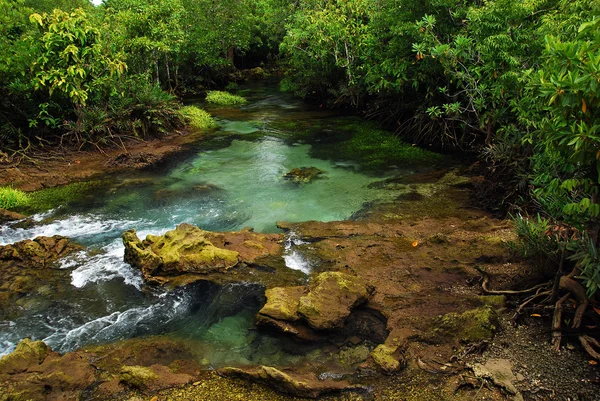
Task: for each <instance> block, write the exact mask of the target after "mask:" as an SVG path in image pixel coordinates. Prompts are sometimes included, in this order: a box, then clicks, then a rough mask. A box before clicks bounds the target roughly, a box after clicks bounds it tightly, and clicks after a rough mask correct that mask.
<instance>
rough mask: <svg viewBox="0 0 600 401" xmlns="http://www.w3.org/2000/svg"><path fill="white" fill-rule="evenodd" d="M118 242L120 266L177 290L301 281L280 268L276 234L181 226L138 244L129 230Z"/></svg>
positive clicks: (281, 249)
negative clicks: (122, 260) (198, 284)
mask: <svg viewBox="0 0 600 401" xmlns="http://www.w3.org/2000/svg"><path fill="white" fill-rule="evenodd" d="M122 238H123V244H124V245H125V261H126V262H127V263H129V264H131V265H132V266H134V267H137V268H139V269H140V270H141V271H142V274H143V275H144V278H145V279H146V280H147V281H148V282H150V283H154V284H165V285H166V284H168V285H169V286H172V287H179V286H184V285H187V284H190V283H193V282H195V281H199V280H202V281H211V282H214V283H217V284H224V283H231V282H239V281H245V282H251V283H259V284H264V285H265V286H266V287H267V288H271V287H277V286H282V285H290V284H292V285H293V284H295V283H297V282H298V281H300V280H302V278H303V273H302V272H300V271H297V270H293V269H289V268H287V267H286V266H285V262H284V259H283V256H282V255H283V252H284V247H283V245H282V242H283V236H282V235H281V234H262V233H255V232H253V231H252V229H250V228H245V229H243V230H240V231H233V232H211V231H205V230H202V229H200V228H198V227H195V226H192V225H190V224H185V223H183V224H180V225H178V226H177V228H176V229H175V230H171V231H168V232H166V233H165V234H164V235H161V236H155V235H149V236H147V237H146V239H144V240H140V239H139V238H138V236H137V234H136V232H135V230H133V229H132V230H128V231H125V232H124V233H123V235H122Z"/></svg>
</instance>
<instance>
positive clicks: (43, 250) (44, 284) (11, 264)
mask: <svg viewBox="0 0 600 401" xmlns="http://www.w3.org/2000/svg"><path fill="white" fill-rule="evenodd" d="M81 249H82V247H81V246H79V245H76V244H74V243H72V242H71V241H69V239H68V238H66V237H62V236H59V235H56V236H54V237H38V238H36V239H34V240H25V241H20V242H16V243H14V244H10V245H4V246H0V317H1V316H4V317H10V316H12V315H13V314H14V313H17V312H18V308H19V306H20V305H21V304H23V303H27V302H29V301H32V300H33V298H36V297H42V298H44V297H45V298H44V299H48V298H52V297H60V296H61V294H62V293H64V291H66V290H67V289H68V288H69V286H70V272H69V270H67V269H61V268H59V266H58V265H57V263H56V262H57V261H58V260H59V259H61V258H63V257H65V256H67V255H69V254H71V253H73V252H76V251H79V250H81Z"/></svg>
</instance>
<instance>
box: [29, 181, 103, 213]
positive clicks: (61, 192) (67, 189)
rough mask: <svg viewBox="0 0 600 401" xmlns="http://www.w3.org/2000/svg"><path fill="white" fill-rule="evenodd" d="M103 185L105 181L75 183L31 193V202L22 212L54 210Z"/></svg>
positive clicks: (93, 191) (83, 196)
mask: <svg viewBox="0 0 600 401" xmlns="http://www.w3.org/2000/svg"><path fill="white" fill-rule="evenodd" d="M103 184H104V182H103V181H85V182H75V183H72V184H69V185H64V186H61V187H53V188H46V189H42V190H39V191H35V192H31V193H29V194H28V196H29V198H30V202H29V203H28V204H27V205H26V206H25V207H23V208H22V209H21V210H23V211H26V212H31V213H39V212H43V211H46V210H50V209H54V208H56V207H58V206H61V205H65V204H68V203H72V202H75V201H77V200H80V199H82V198H85V197H86V196H88V195H90V194H92V193H95V191H96V190H97V189H98V188H99V187H101V186H102V185H103Z"/></svg>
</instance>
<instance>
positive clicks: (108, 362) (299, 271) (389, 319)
mask: <svg viewBox="0 0 600 401" xmlns="http://www.w3.org/2000/svg"><path fill="white" fill-rule="evenodd" d="M248 94H249V95H250V97H251V99H252V101H251V102H250V104H249V105H248V106H247V107H246V108H245V109H240V108H228V109H219V110H215V111H214V112H215V113H216V114H218V116H219V118H220V120H219V124H220V131H219V132H218V133H217V135H214V136H212V137H210V138H207V139H206V140H204V141H203V140H200V141H198V137H193V136H185V135H182V136H176V137H173V138H172V139H170V140H169V141H167V142H166V144H165V145H164V147H162V146H160V147H157V149H165V151H164V152H162V151H160V150H158V151H157V153H156V158H155V159H154V158H152V157H142V158H140V157H138V156H139V155H142V154H144V153H146V152H150V151H151V150H150V149H149V148H141V149H135V150H133V149H134V148H131V149H129V148H128V149H129V150H130V153H131V154H132V156H120V154H121V153H115V154H114V155H110V154H109V155H108V156H103V157H104V159H102V158H101V157H100V158H97V159H94V158H95V157H96V156H97V155H96V156H93V157H91V159H94V160H95V161H94V160H89V161H84V159H85V158H81V159H79V158H77V155H76V154H74V155H71V156H69V157H73V159H70V160H71V161H72V162H73V163H74V165H73V166H72V167H73V170H77V171H79V170H81V171H80V173H81V174H82V175H81V176H78V175H77V174H79V172H78V173H76V174H71V173H70V171H71V170H69V169H68V168H70V167H71V166H69V164H68V162H67V161H66V160H60V162H57V164H56V165H55V169H53V168H46V171H42V172H40V173H39V175H36V174H37V173H36V174H32V176H31V177H38V178H29V180H30V181H32V182H36V180H37V183H38V184H37V185H42V183H43V182H46V183H47V184H48V182H50V181H51V180H52V177H58V178H57V180H60V179H64V180H66V181H65V182H67V181H69V180H80V179H82V178H83V177H94V176H95V174H94V173H96V172H101V171H103V169H108V171H110V172H111V173H112V174H113V175H111V176H109V179H108V180H101V181H103V183H102V184H99V185H101V186H98V187H95V188H93V189H92V191H91V193H90V194H88V195H89V196H86V197H85V198H84V199H79V200H78V202H74V203H73V204H72V205H64V206H62V207H61V208H59V209H58V210H57V211H55V212H53V213H54V214H50V215H42V216H40V217H38V218H37V220H35V221H34V222H33V224H32V226H27V227H9V226H7V227H2V231H0V234H1V236H0V239H2V241H3V242H4V243H7V244H8V243H14V242H16V244H15V245H6V246H4V247H2V250H3V255H5V257H3V258H2V263H3V265H2V271H3V274H6V276H5V277H3V281H4V282H5V283H17V284H23V283H26V284H28V286H27V287H26V288H25V287H24V286H21V288H24V289H23V294H21V295H19V297H18V298H17V299H16V301H15V302H13V303H12V305H14V306H16V309H14V310H9V309H3V312H7V313H11V314H12V315H11V317H10V319H9V320H6V321H4V322H3V325H2V326H1V327H0V329H2V330H3V331H2V335H3V337H2V339H1V340H2V341H0V343H1V344H0V346H4V344H5V343H13V344H15V345H16V343H17V342H18V341H19V340H20V339H22V338H24V337H27V336H29V337H34V339H36V340H39V339H44V341H45V342H46V343H47V344H49V345H50V346H51V347H52V350H51V349H50V348H48V346H47V345H45V344H43V343H41V342H27V341H25V342H22V343H20V345H16V350H15V351H14V352H13V353H11V354H8V355H7V356H5V357H4V358H3V359H2V360H0V381H1V382H2V383H3V385H2V386H1V388H2V390H0V399H2V398H1V397H4V398H6V399H7V400H8V399H17V400H18V399H34V400H38V399H39V400H53V399H90V400H94V399H96V400H101V399H102V400H104V399H106V400H108V399H110V400H112V399H123V400H131V401H133V400H139V399H142V400H144V401H146V400H148V401H150V400H154V401H156V400H163V399H164V400H184V399H185V400H194V399H196V400H219V399H223V400H231V399H241V400H252V399H261V400H279V399H295V398H294V395H296V396H299V395H302V396H312V397H320V398H322V399H332V400H333V399H336V400H428V399H435V400H472V399H476V400H483V399H488V400H501V399H516V400H519V399H526V400H544V399H559V400H562V399H564V400H567V399H579V400H594V399H596V398H595V397H596V394H597V392H598V389H599V387H598V384H599V379H598V369H597V368H596V367H595V366H593V365H591V364H589V363H588V361H587V359H586V358H585V357H584V355H583V354H582V353H580V352H579V350H578V346H577V345H576V344H575V343H573V344H571V343H567V344H566V348H564V349H563V351H562V352H561V354H556V353H554V352H553V351H551V346H550V339H551V334H550V332H549V330H548V329H547V328H549V327H550V326H549V321H548V320H549V316H548V314H547V313H544V312H542V313H538V312H539V311H527V313H526V314H525V316H524V318H523V319H522V321H521V322H520V323H521V324H520V325H519V326H518V327H516V328H513V327H512V326H511V323H510V320H511V317H512V314H513V311H512V310H511V309H510V306H511V305H512V302H514V300H513V299H510V298H509V299H506V298H504V297H503V296H497V295H495V296H489V295H485V293H484V292H483V291H482V288H481V274H480V272H479V270H483V271H485V272H486V273H487V274H488V276H489V278H490V284H491V285H492V286H493V288H495V289H517V288H524V287H527V286H529V285H530V284H532V283H537V282H540V281H544V271H543V270H540V269H539V268H537V267H535V266H533V265H529V264H528V263H527V262H526V261H524V260H522V259H520V258H519V257H518V256H517V255H516V254H515V253H514V252H512V251H511V248H510V244H511V243H512V242H514V241H515V240H516V236H515V233H514V229H513V227H512V225H511V224H510V223H509V222H507V221H504V220H499V219H496V218H494V217H492V216H491V215H489V214H487V213H486V212H484V211H482V210H480V209H478V208H477V205H475V204H474V203H473V202H472V199H473V183H474V182H476V181H477V179H476V178H475V179H474V178H472V177H468V175H467V174H465V173H466V171H465V168H464V166H463V167H460V166H459V167H457V166H456V163H443V162H440V157H439V156H436V155H431V154H425V155H426V156H427V157H429V159H428V160H426V161H429V163H428V164H429V165H428V166H425V167H423V166H419V165H418V163H417V162H415V164H414V165H412V164H411V165H407V166H398V165H397V164H396V165H394V166H387V167H388V169H387V170H386V169H384V170H381V171H375V172H373V170H369V171H364V170H362V169H361V164H360V162H362V163H369V162H372V161H373V160H375V161H378V162H380V161H381V160H384V159H382V158H378V159H365V158H363V159H352V158H351V157H350V155H352V153H349V152H348V150H352V149H353V148H352V146H354V145H356V142H349V141H348V139H347V138H348V137H350V136H351V135H350V134H352V133H354V134H357V133H358V135H355V136H354V137H356V136H359V137H360V134H361V132H363V131H367V130H368V131H367V132H368V133H369V134H370V135H381V133H379V132H377V131H373V129H372V128H371V127H369V126H363V125H362V123H361V122H360V121H357V120H355V119H347V118H339V117H336V116H331V115H328V114H325V115H324V114H323V113H322V112H321V111H319V110H316V111H314V110H308V111H307V110H304V109H302V106H301V105H300V104H299V103H297V102H296V100H294V99H291V98H289V97H284V96H282V95H280V94H277V93H276V94H273V93H272V92H266V93H265V91H264V90H263V89H255V90H254V92H252V91H250V92H248ZM290 110H291V112H290ZM332 117H334V118H332ZM346 130H352V131H346ZM178 141H181V142H178ZM188 141H189V142H188ZM147 145H148V146H151V147H152V148H154V146H153V145H151V144H147ZM366 145H370V144H368V143H367V144H366ZM366 145H365V144H361V146H366ZM180 147H181V148H180ZM183 148H185V149H186V150H185V151H183V152H177V151H176V149H183ZM190 149H191V150H190ZM173 151H175V153H170V152H173ZM342 151H344V152H345V153H344V154H343V155H342V153H343V152H342ZM136 152H137V153H136ZM376 153H377V149H369V155H372V154H376ZM167 154H171V155H172V156H173V157H166V158H164V159H163V162H162V163H158V164H162V165H163V167H162V169H159V171H155V169H154V168H153V169H147V168H143V167H144V166H143V164H144V163H146V162H148V161H150V163H149V164H152V165H154V163H151V162H152V160H159V159H161V155H167ZM133 155H138V156H133ZM400 156H402V157H404V155H400ZM421 156H422V155H421V154H419V157H421ZM120 159H123V160H124V161H123V162H122V163H120V165H119V163H116V165H115V163H114V161H118V160H120ZM141 159H144V160H145V161H144V160H141ZM110 160H113V162H110ZM131 160H133V162H132V163H130V161H131ZM135 160H140V161H141V162H142V163H140V164H139V165H138V166H137V167H142V168H140V169H139V170H134V171H131V169H132V168H134V167H135V165H136V162H135ZM356 160H359V161H360V162H359V161H356ZM77 161H79V163H77ZM107 161H108V162H107ZM420 162H421V163H423V161H422V160H421V161H420ZM61 163H62V164H61ZM64 163H67V164H64ZM88 163H89V164H88ZM81 165H84V166H89V167H85V168H81V169H78V168H77V167H76V166H81ZM307 166H311V168H310V169H306V168H305V169H302V168H303V167H307ZM17 168H18V167H17ZM150 170H151V171H150ZM85 171H87V173H85ZM294 171H296V172H300V173H302V172H305V171H313V172H315V171H316V172H318V174H313V176H312V178H311V180H308V181H306V182H305V181H304V178H303V177H300V178H299V179H298V182H296V181H294V180H293V179H290V176H291V177H292V178H293V177H294V176H295V175H294V174H295V173H293V172H294ZM119 172H120V173H127V174H125V175H123V176H121V175H120V174H119ZM24 174H25V173H24ZM44 174H47V175H44ZM85 174H90V175H87V176H86V175H85ZM296 175H297V174H296ZM26 177H27V176H26V175H24V176H23V177H22V178H21V182H22V183H24V184H22V185H25V182H26V181H27V178H26ZM44 177H45V178H44ZM61 177H62V178H61ZM104 181H108V182H104ZM16 182H19V181H18V180H16ZM32 185H36V184H32ZM306 220H313V221H306ZM315 220H321V221H315ZM181 222H187V223H191V224H193V225H196V226H199V227H200V228H201V229H203V230H199V229H197V228H195V227H194V226H193V225H190V224H185V225H181V224H180V223H181ZM276 222H277V227H276ZM176 225H177V229H176V230H173V227H174V226H176ZM246 226H251V227H254V228H255V229H256V232H253V231H252V230H250V229H245V228H244V227H246ZM278 227H279V228H278ZM133 230H136V231H133ZM165 231H166V232H165ZM123 232H126V235H124V236H123V239H121V235H122V233H123ZM127 233H128V234H127ZM54 234H64V235H68V236H70V237H72V239H73V241H75V242H76V243H77V244H78V245H76V246H74V247H73V249H72V253H70V254H69V255H66V256H65V255H62V254H61V255H58V257H57V258H54V257H52V258H48V259H47V261H46V259H44V258H43V257H41V256H40V254H39V253H38V251H37V249H38V248H39V246H37V245H32V242H31V241H30V239H29V238H33V237H38V236H40V235H45V236H52V235H54ZM147 234H151V235H150V236H146V235H147ZM17 241H18V242H17ZM28 241H29V242H28ZM36 241H37V243H38V244H40V245H42V246H45V245H43V244H49V243H50V241H47V240H41V242H40V240H36ZM34 242H35V241H34ZM52 243H57V244H58V243H60V244H63V245H61V246H60V247H59V248H60V251H61V252H62V250H63V249H70V248H68V247H67V246H65V245H64V240H63V239H57V240H56V241H54V242H52ZM32 247H34V248H35V249H36V252H33V253H32V252H30V251H31V249H33V248H32ZM80 247H83V250H81V248H80ZM46 248H56V247H55V246H52V247H49V246H48V247H46ZM170 250H175V251H174V252H168V251H170ZM181 250H185V251H181ZM138 252H139V253H138ZM32 254H33V255H34V257H35V259H34V260H36V261H37V265H35V266H30V267H29V268H26V265H27V263H28V262H27V261H28V260H29V258H30V257H31V255H32ZM28 255H29V256H28ZM124 255H125V257H126V259H127V261H128V262H129V263H124V262H123V257H124ZM182 255H183V256H182ZM40 258H41V261H40ZM215 261H216V262H215ZM55 262H57V263H55ZM146 262H150V263H146ZM192 262H193V263H192ZM32 268H33V269H32ZM46 268H48V269H52V271H53V272H54V273H55V274H53V275H52V277H54V276H56V279H53V280H47V282H44V283H43V284H44V285H41V286H40V284H42V283H39V280H37V281H36V280H30V278H31V277H34V278H35V277H38V276H39V275H40V274H42V276H43V273H44V270H43V269H46ZM28 269H30V272H31V274H30V273H29V272H28ZM478 269H479V270H478ZM47 272H48V273H50V271H47ZM282 272H283V274H282ZM48 277H50V276H48ZM29 284H32V285H33V287H31V286H29ZM161 284H162V285H161ZM9 287H10V286H9ZM174 287H176V288H174ZM14 288H15V287H14V286H13V287H11V288H8V289H7V291H6V293H8V294H9V295H8V296H7V299H9V301H10V296H11V295H10V291H14ZM3 290H4V289H3ZM333 306H336V307H333ZM538 315H539V316H538ZM5 326H6V327H5ZM5 329H6V330H5ZM5 348H6V349H5V353H8V352H9V351H10V350H12V349H13V348H14V347H13V346H11V345H10V344H9V346H8V347H5ZM57 351H58V352H57ZM566 372H569V373H566ZM240 377H241V379H240ZM254 382H257V383H258V384H254ZM265 383H266V384H267V387H264V384H265ZM343 388H348V389H350V388H352V389H353V390H352V391H349V392H342V393H339V390H342V389H343ZM273 389H278V392H276V391H274V390H273ZM329 392H334V393H333V394H329Z"/></svg>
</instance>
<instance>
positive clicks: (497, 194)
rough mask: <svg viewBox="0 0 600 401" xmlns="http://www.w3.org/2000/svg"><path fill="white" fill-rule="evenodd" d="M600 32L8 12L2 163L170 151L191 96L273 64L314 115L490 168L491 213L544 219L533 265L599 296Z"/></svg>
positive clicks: (270, 17) (250, 15)
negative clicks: (497, 209) (159, 147)
mask: <svg viewBox="0 0 600 401" xmlns="http://www.w3.org/2000/svg"><path fill="white" fill-rule="evenodd" d="M599 21H600V2H598V1H590V0H525V1H514V0H496V1H491V0H490V1H464V0H428V1H418V0H296V1H284V0H252V1H250V0H219V1H214V0H169V1H161V0H104V2H103V3H102V4H101V5H99V6H97V7H95V6H93V5H92V4H91V3H90V2H88V1H86V0H61V1H49V0H41V1H31V0H0V31H1V35H2V39H3V40H2V41H0V55H1V56H0V60H1V63H0V151H1V152H2V153H0V157H3V158H9V157H10V155H11V154H14V153H15V152H23V151H25V150H27V149H30V148H36V149H40V148H43V147H47V146H76V147H90V148H94V147H98V148H102V147H104V146H111V145H117V144H118V143H119V142H120V141H122V140H124V139H127V138H128V137H136V138H144V137H148V136H156V135H160V134H161V133H164V132H168V131H170V130H173V129H175V128H177V127H179V126H181V125H182V124H183V123H182V120H181V119H182V117H181V116H182V114H181V113H180V109H181V105H180V102H179V100H178V98H179V97H181V96H183V95H186V94H193V93H198V92H203V91H205V90H207V89H218V88H223V87H225V86H226V85H227V84H228V83H230V81H232V80H235V79H236V78H235V77H236V75H235V74H233V73H234V72H235V70H236V69H237V68H241V67H257V66H277V68H281V69H283V70H284V71H285V74H286V76H285V78H284V80H283V81H282V84H281V86H282V88H283V89H285V90H289V91H293V92H295V93H297V94H298V95H300V96H302V97H304V98H306V99H307V100H310V101H315V102H318V103H319V104H322V105H325V106H327V107H340V108H350V109H354V110H356V112H358V113H361V114H363V115H364V116H366V117H368V118H371V119H375V120H377V121H379V122H380V123H381V124H382V125H383V126H385V127H386V128H389V129H390V130H393V131H394V132H396V133H397V134H398V135H400V136H402V137H403V138H405V139H406V140H408V141H411V142H412V143H416V144H419V145H422V146H431V147H435V148H438V149H446V150H448V151H461V152H470V153H475V154H477V155H478V156H479V157H480V158H481V164H482V165H483V166H484V167H485V174H487V175H488V177H493V178H494V179H493V180H492V181H493V185H491V186H489V187H488V188H484V190H486V191H487V198H488V199H492V200H493V202H495V204H496V206H498V205H501V208H502V209H504V210H507V209H509V208H512V209H513V210H517V211H518V210H522V211H525V210H527V211H528V212H530V213H532V214H533V215H535V214H539V216H540V217H539V218H537V219H534V220H533V221H532V220H526V219H518V221H519V222H520V223H519V229H520V232H521V234H523V235H524V237H525V238H526V239H528V242H527V244H528V245H527V247H528V248H527V249H528V252H529V253H537V254H538V255H546V256H547V255H550V256H553V255H555V256H557V255H559V254H560V255H563V256H564V255H565V253H567V254H568V257H570V258H571V259H572V261H573V262H576V263H578V266H579V273H578V276H579V277H581V278H582V280H583V282H584V284H585V285H586V286H587V289H588V295H592V294H594V293H595V292H596V290H597V289H598V286H599V285H600V262H599V261H598V253H597V246H598V227H599V224H598V217H599V215H600V203H599V201H598V188H599V184H600V163H599V160H600V120H599V117H600V95H599V93H598V89H599V86H600V22H599ZM557 227H558V228H557ZM563 259H564V258H563Z"/></svg>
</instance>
